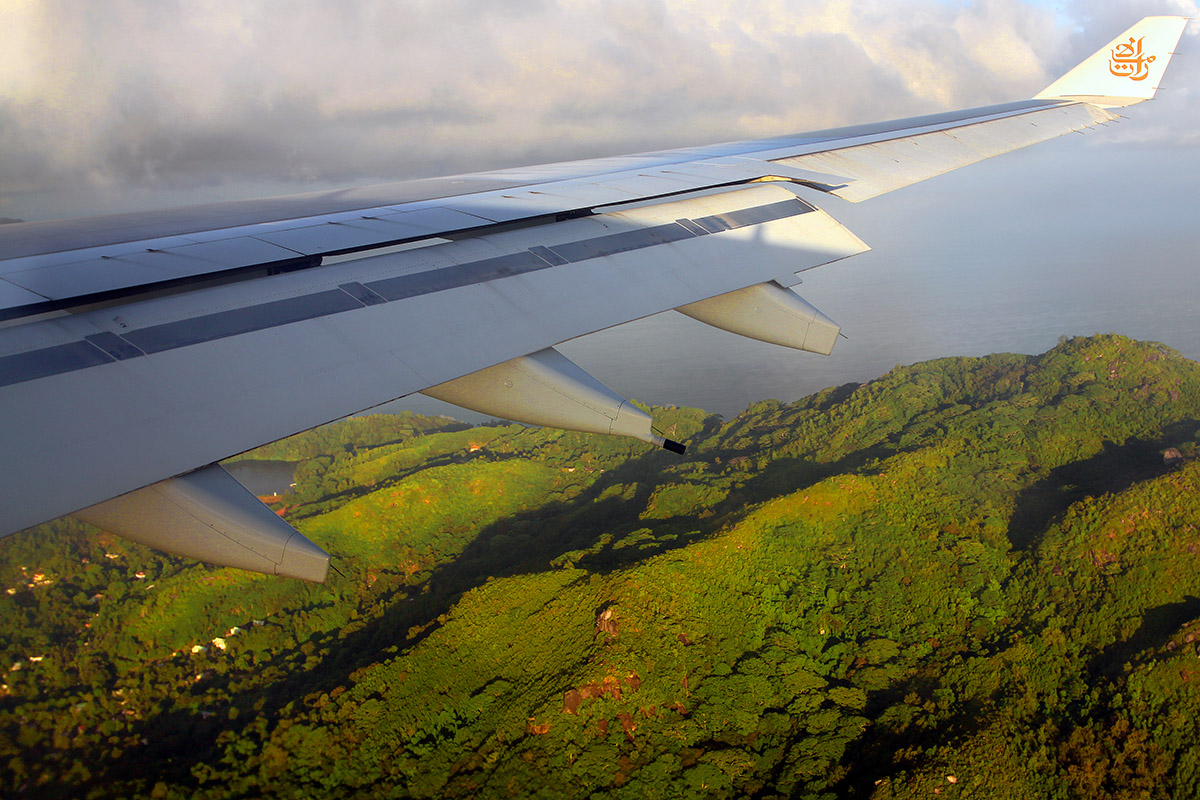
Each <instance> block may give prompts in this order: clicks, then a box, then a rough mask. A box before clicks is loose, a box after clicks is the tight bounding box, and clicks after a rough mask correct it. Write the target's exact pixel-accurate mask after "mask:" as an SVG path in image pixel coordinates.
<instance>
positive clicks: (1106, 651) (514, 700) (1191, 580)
mask: <svg viewBox="0 0 1200 800" xmlns="http://www.w3.org/2000/svg"><path fill="white" fill-rule="evenodd" d="M655 415H656V421H657V423H658V426H659V427H660V428H662V429H663V430H664V433H666V435H668V436H670V437H671V438H675V439H681V440H685V441H687V442H688V443H689V450H688V453H687V456H686V457H684V458H682V459H681V458H678V457H676V456H673V455H671V454H667V453H663V452H659V451H651V450H649V448H648V447H647V446H646V445H644V444H641V443H639V442H634V441H632V440H631V441H628V442H626V441H623V440H617V439H614V438H607V437H593V436H587V435H582V434H571V433H563V432H558V431H549V430H533V429H526V428H521V427H519V426H513V425H494V426H482V427H475V428H467V427H465V426H463V425H461V424H458V423H453V422H452V421H449V420H446V419H427V418H421V417H416V416H413V415H406V416H400V417H363V418H355V419H351V420H347V421H344V422H341V423H338V424H337V425H334V426H328V427H326V428H324V429H321V430H319V431H317V432H312V433H309V434H305V435H303V436H301V437H296V439H294V440H288V441H286V442H283V443H277V444H276V445H272V446H270V447H268V448H263V449H262V450H261V451H258V452H255V453H251V454H248V457H250V458H275V459H284V460H289V461H299V462H300V464H299V466H298V468H297V475H296V479H297V487H296V492H295V494H294V495H288V496H286V497H285V498H283V500H282V501H281V502H282V504H283V506H282V508H281V510H282V512H283V513H284V514H285V515H286V516H287V518H288V519H289V520H290V521H291V522H292V523H293V524H294V525H296V526H297V527H298V528H299V529H300V530H301V531H302V532H303V533H305V535H307V536H309V537H310V538H312V539H313V540H314V541H316V542H317V543H318V544H320V545H321V546H323V547H325V548H326V549H327V550H329V551H330V552H331V553H332V554H333V555H334V558H335V562H334V563H335V564H336V565H337V567H338V569H339V570H340V571H341V573H343V574H342V575H337V574H333V573H331V577H330V580H329V582H328V584H327V585H325V586H311V585H308V584H304V583H301V582H298V581H290V580H283V579H274V578H267V577H264V576H259V575H251V574H248V573H241V572H237V571H234V570H228V569H219V568H214V567H207V566H204V565H199V564H196V563H194V562H187V561H184V560H182V559H177V558H173V557H169V556H164V555H161V554H158V553H155V552H153V551H150V550H148V549H146V548H143V547H141V546H138V545H135V544H132V543H128V542H125V541H124V540H120V539H116V538H114V537H111V536H108V535H106V534H102V533H98V532H95V531H87V530H85V529H84V528H83V526H82V525H78V524H75V523H70V522H60V523H55V524H53V525H47V526H42V527H41V528H39V529H37V530H34V531H31V532H27V533H25V534H19V535H16V536H13V537H10V538H9V539H7V540H5V541H3V542H2V543H0V680H2V681H3V688H0V793H2V794H3V795H4V796H14V797H19V796H28V797H71V798H75V797H129V796H150V797H178V798H184V797H205V798H243V797H245V798H249V797H259V796H272V797H274V796H279V797H338V798H341V797H355V796H362V797H379V796H387V797H421V798H435V797H436V798H441V797H450V798H454V797H546V798H559V797H580V798H582V797H591V796H597V797H601V796H603V797H614V798H625V797H629V798H634V797H638V798H641V797H697V798H702V797H744V796H751V797H761V798H774V797H831V798H832V797H848V798H876V799H877V800H883V798H913V797H927V796H929V795H931V794H934V793H937V794H938V795H940V796H944V797H963V798H1064V799H1066V798H1107V797H1112V798H1118V797H1120V798H1128V797H1144V798H1158V797H1163V798H1181V799H1182V798H1195V797H1197V796H1200V693H1198V689H1200V570H1198V569H1197V566H1200V457H1198V456H1200V365H1197V364H1195V363H1193V362H1191V361H1188V360H1186V359H1184V358H1182V357H1180V356H1179V355H1178V354H1176V353H1175V352H1174V351H1172V350H1170V349H1169V348H1167V347H1164V346H1162V345H1159V344H1152V343H1138V342H1134V341H1131V340H1129V339H1125V338H1122V337H1118V336H1111V335H1105V336H1095V337H1090V338H1079V339H1073V340H1069V341H1065V342H1063V343H1062V344H1060V345H1059V346H1058V347H1056V348H1054V349H1053V350H1051V351H1049V352H1048V353H1045V354H1042V355H1039V356H1023V355H1011V354H1003V355H993V356H988V357H985V358H951V359H942V360H938V361H933V362H928V363H923V364H917V365H914V366H910V367H897V368H896V369H895V370H893V371H892V372H890V373H888V374H887V375H884V376H882V377H881V378H879V379H877V380H875V381H872V382H870V383H867V384H864V385H847V386H842V387H837V388H831V389H828V390H826V391H824V392H822V393H820V394H817V395H813V396H811V397H808V398H805V399H803V400H800V401H798V402H796V403H794V404H791V405H785V404H781V403H778V402H775V401H767V402H763V403H759V404H757V405H755V406H752V407H751V408H749V409H748V410H747V411H746V412H745V413H743V414H741V415H740V416H738V417H737V418H735V419H733V420H730V421H728V422H722V421H721V420H720V419H719V418H718V417H716V416H712V415H707V414H705V413H704V412H701V411H697V410H694V409H661V408H660V409H655Z"/></svg>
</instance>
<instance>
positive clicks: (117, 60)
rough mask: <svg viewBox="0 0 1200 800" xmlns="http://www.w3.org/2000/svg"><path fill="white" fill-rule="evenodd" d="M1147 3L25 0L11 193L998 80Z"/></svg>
mask: <svg viewBox="0 0 1200 800" xmlns="http://www.w3.org/2000/svg"><path fill="white" fill-rule="evenodd" d="M1175 1H1176V4H1178V5H1180V6H1181V9H1182V7H1183V6H1191V7H1192V8H1194V4H1192V3H1190V2H1184V0H1175ZM1146 5H1149V4H1147V3H1141V2H1137V0H1122V1H1121V2H1118V1H1117V0H1108V2H1099V3H1096V2H1088V3H1087V4H1086V5H1085V4H1083V3H1076V4H1074V5H1071V4H1068V9H1069V16H1070V17H1071V19H1073V20H1074V21H1075V22H1076V23H1077V25H1078V29H1077V30H1075V29H1072V28H1071V27H1070V26H1068V25H1064V24H1063V23H1062V22H1061V19H1060V17H1058V16H1056V15H1055V13H1054V12H1053V11H1052V10H1050V9H1045V8H1039V7H1037V6H1032V5H1029V4H1027V3H1023V2H1019V1H1018V0H980V1H979V2H975V3H971V4H965V3H954V2H944V1H942V0H861V1H858V2H849V0H764V2H756V3H750V4H747V3H745V2H737V1H736V0H607V2H599V1H598V0H525V1H524V2H509V3H505V4H496V3H491V2H485V0H412V1H411V2H404V3H396V2H385V1H384V0H364V1H363V2H355V3H338V4H334V3H328V2H323V1H319V0H292V1H291V2H289V3H288V4H287V5H286V6H281V5H280V4H279V3H277V2H272V1H271V0H243V1H242V2H239V3H237V4H232V3H223V2H215V0H214V1H213V2H203V1H202V0H160V2H155V3H142V2H135V0H92V1H90V2H89V1H87V0H40V1H38V2H33V1H29V0H26V1H24V2H22V1H21V0H17V1H16V2H10V3H8V4H7V5H5V6H4V8H3V9H2V10H0V52H4V53H5V58H4V59H0V187H3V188H0V208H2V209H3V213H5V214H6V215H10V216H22V217H26V218H38V217H41V216H59V215H71V214H79V213H97V212H100V211H104V210H106V209H112V210H115V209H119V208H120V209H123V208H129V207H133V206H136V205H138V204H143V205H145V204H161V203H163V202H176V203H178V202H187V201H188V200H190V199H195V200H208V199H215V198H218V197H223V196H230V197H235V196H245V195H246V194H248V193H254V192H253V190H254V189H260V190H261V189H264V188H266V189H267V190H270V191H304V190H306V189H310V188H317V187H319V186H324V185H329V184H337V183H354V182H370V181H377V180H395V179H400V178H405V177H417V176H426V175H432V174H445V173H450V172H462V171H468V170H477V169H485V168H492V167H499V166H507V165H513V164H521V163H536V162H542V161H548V160H557V159H566V158H576V157H585V156H591V155H600V154H611V153H615V152H631V151H637V150H644V149H652V148H658V147H666V146H678V145H682V144H689V143H703V142H707V141H719V140H728V139H735V138H746V137H755V136H765V135H771V134H777V133H787V132H795V131H802V130H811V129H816V128H822V127H829V126H834V125H839V124H848V123H854V122H864V121H872V120H878V119H883V118H887V117H899V116H909V115H913V114H920V113H927V112H931V111H936V110H941V109H945V108H952V107H962V106H970V105H982V104H986V103H991V102H1001V101H1004V100H1009V99H1014V98H1019V97H1024V96H1029V95H1030V94H1032V93H1034V92H1036V91H1038V90H1039V89H1041V88H1042V87H1043V86H1045V85H1046V84H1047V83H1049V81H1050V80H1051V79H1052V78H1054V77H1055V76H1056V74H1057V73H1058V72H1059V71H1061V69H1063V68H1064V67H1065V66H1070V65H1071V64H1073V63H1075V61H1078V60H1079V59H1081V58H1082V57H1083V56H1085V55H1087V54H1088V53H1090V52H1091V51H1092V50H1094V49H1095V47H1096V46H1097V43H1098V42H1101V43H1102V42H1104V41H1107V39H1108V38H1110V37H1112V36H1113V35H1115V33H1117V32H1119V31H1120V30H1121V29H1122V28H1123V27H1124V26H1125V25H1128V24H1129V23H1130V22H1132V21H1133V20H1134V19H1135V18H1136V17H1137V16H1138V15H1140V14H1141V13H1143V11H1142V8H1143V6H1146ZM1155 5H1159V8H1158V9H1156V10H1155V11H1152V12H1150V13H1156V11H1161V5H1160V4H1159V3H1155ZM1183 10H1186V9H1183ZM1191 75H1192V76H1193V77H1194V68H1193V71H1192V73H1191ZM1173 77H1175V78H1176V79H1177V85H1179V86H1185V85H1190V83H1194V81H1193V82H1189V81H1186V80H1183V79H1182V76H1173ZM1178 95H1179V96H1180V97H1182V98H1183V99H1185V100H1186V98H1187V90H1183V91H1182V92H1179V93H1178ZM1176 99H1178V98H1176ZM1165 105H1169V106H1170V110H1171V111H1173V112H1175V113H1178V114H1179V117H1178V118H1177V122H1176V123H1174V124H1172V125H1168V124H1166V123H1163V124H1159V125H1154V126H1150V127H1149V129H1148V130H1142V131H1140V132H1139V134H1138V135H1140V136H1141V137H1142V138H1145V137H1146V136H1148V135H1152V136H1155V137H1158V138H1170V137H1172V136H1178V135H1179V134H1178V131H1179V130H1184V129H1196V128H1198V127H1200V126H1197V125H1195V124H1190V123H1194V122H1195V121H1196V120H1195V115H1196V112H1194V111H1191V110H1190V109H1189V108H1187V107H1186V106H1181V105H1180V104H1179V103H1177V102H1175V99H1173V100H1172V101H1170V103H1168V104H1165ZM1187 105H1190V104H1187ZM1162 118H1163V119H1167V118H1168V117H1166V116H1165V115H1164V116H1163V117H1162ZM1128 127H1130V128H1133V127H1134V126H1128ZM164 198H166V199H165V200H164Z"/></svg>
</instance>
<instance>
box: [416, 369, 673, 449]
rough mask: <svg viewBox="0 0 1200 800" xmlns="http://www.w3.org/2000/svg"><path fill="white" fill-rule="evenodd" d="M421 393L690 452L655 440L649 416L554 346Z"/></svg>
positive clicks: (667, 441) (505, 416) (493, 411)
mask: <svg viewBox="0 0 1200 800" xmlns="http://www.w3.org/2000/svg"><path fill="white" fill-rule="evenodd" d="M423 394H427V395H429V396H430V397H435V398H437V399H438V400H444V401H445V402H447V403H452V404H454V405H456V406H461V407H462V408H469V409H471V410H472V411H478V412H479V413H481V414H488V415H490V416H494V417H501V418H503V419H511V420H515V421H517V422H524V423H526V424H528V425H540V426H543V427H547V428H563V429H565V430H570V431H582V432H584V433H611V434H616V435H618V436H632V437H633V438H634V439H640V440H641V441H643V442H649V443H650V444H653V445H656V446H658V447H661V448H663V449H664V450H670V451H671V452H672V453H683V452H684V450H686V449H687V448H686V446H685V445H683V444H680V443H679V442H675V441H672V440H670V439H667V438H664V437H662V436H657V435H656V434H655V433H654V432H653V430H652V427H651V426H652V425H653V422H654V421H653V420H652V419H651V418H650V415H649V414H647V413H646V412H644V411H642V410H641V409H640V408H638V407H637V406H635V405H633V403H631V402H629V401H628V400H626V399H624V398H623V397H621V396H620V395H618V394H617V393H615V392H614V391H613V390H612V389H609V388H608V387H607V386H605V385H604V384H603V383H601V382H600V381H598V380H596V379H595V378H593V377H592V376H591V375H589V374H588V373H587V372H585V371H584V370H583V369H582V368H581V367H580V366H579V365H577V364H576V363H575V362H573V361H571V360H570V359H569V358H567V357H566V356H564V355H563V354H562V353H560V352H558V351H557V350H555V349H554V348H552V347H549V348H546V349H545V350H539V351H538V352H536V353H532V354H530V355H527V356H521V357H520V358H514V359H512V360H511V361H505V362H504V363H502V364H497V365H496V366H494V367H488V368H487V369H481V370H479V371H478V372H473V373H471V374H470V375H464V376H463V377H461V378H456V379H454V380H452V381H448V382H446V383H443V384H439V385H437V386H433V387H431V388H429V389H425V390H424V391H423Z"/></svg>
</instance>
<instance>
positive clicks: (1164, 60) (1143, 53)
mask: <svg viewBox="0 0 1200 800" xmlns="http://www.w3.org/2000/svg"><path fill="white" fill-rule="evenodd" d="M1189 22H1190V18H1189V17H1185V16H1177V15H1159V16H1149V17H1143V18H1142V19H1140V20H1138V21H1137V22H1136V23H1134V24H1133V25H1132V26H1131V27H1129V28H1128V29H1127V30H1126V31H1124V32H1123V33H1122V34H1121V35H1120V36H1117V37H1116V38H1115V39H1113V40H1112V41H1110V42H1109V43H1108V44H1106V45H1105V46H1104V47H1102V48H1100V49H1099V50H1097V51H1096V52H1095V53H1093V54H1092V55H1090V56H1088V57H1087V58H1086V59H1084V60H1083V61H1082V62H1080V63H1079V64H1078V65H1077V66H1076V67H1075V68H1074V69H1072V70H1070V71H1069V72H1067V73H1066V74H1065V75H1063V76H1062V77H1061V78H1059V79H1058V80H1056V81H1054V82H1053V83H1051V84H1050V85H1049V86H1047V87H1046V88H1045V89H1043V90H1042V91H1040V92H1038V93H1037V94H1036V95H1034V99H1035V100H1064V101H1074V102H1083V103H1089V104H1091V105H1096V106H1101V107H1104V108H1117V107H1122V106H1129V105H1133V104H1135V103H1141V102H1144V101H1146V100H1150V99H1152V98H1153V97H1154V95H1155V93H1156V92H1157V91H1158V88H1159V86H1160V85H1161V82H1162V78H1163V75H1164V74H1165V73H1166V70H1167V65H1168V63H1169V62H1170V61H1171V56H1173V55H1174V54H1175V47H1176V45H1178V43H1179V40H1180V38H1181V37H1182V36H1183V31H1184V29H1185V28H1186V27H1187V26H1188V23H1189Z"/></svg>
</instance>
